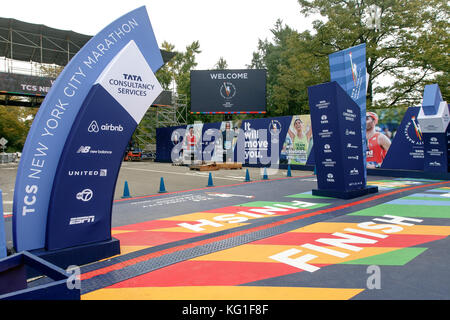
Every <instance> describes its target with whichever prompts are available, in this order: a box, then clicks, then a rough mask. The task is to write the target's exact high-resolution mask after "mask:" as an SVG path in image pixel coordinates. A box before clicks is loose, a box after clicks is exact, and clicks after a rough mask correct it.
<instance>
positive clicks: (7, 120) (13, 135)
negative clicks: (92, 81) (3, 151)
mask: <svg viewBox="0 0 450 320" xmlns="http://www.w3.org/2000/svg"><path fill="white" fill-rule="evenodd" d="M36 112H37V109H35V108H24V107H5V106H0V138H1V137H4V138H5V139H6V140H8V143H7V151H8V152H16V151H19V152H21V151H22V149H23V145H24V144H25V140H26V138H27V134H28V130H29V129H30V127H31V123H32V119H33V117H34V115H35V114H36Z"/></svg>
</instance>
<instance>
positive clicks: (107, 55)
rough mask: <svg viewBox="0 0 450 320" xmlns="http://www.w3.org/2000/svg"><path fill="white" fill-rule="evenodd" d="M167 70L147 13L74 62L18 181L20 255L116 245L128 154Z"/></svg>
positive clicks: (131, 17) (32, 137)
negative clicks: (116, 203)
mask: <svg viewBox="0 0 450 320" xmlns="http://www.w3.org/2000/svg"><path fill="white" fill-rule="evenodd" d="M162 65H163V60H162V57H161V53H160V50H159V48H158V45H157V42H156V39H155V36H154V34H153V30H152V26H151V23H150V20H149V18H148V14H147V11H146V9H145V7H141V8H138V9H136V10H134V11H132V12H130V13H128V14H126V15H124V16H123V17H121V18H119V19H117V20H116V21H114V22H113V23H111V24H110V25H109V26H107V27H106V28H105V29H103V30H102V31H101V32H100V33H99V34H97V35H96V36H95V37H93V38H92V39H91V40H90V41H89V42H88V43H87V44H86V45H85V46H84V47H83V48H82V49H81V50H80V51H79V52H78V53H77V55H76V56H75V57H74V58H73V59H72V60H71V61H70V63H69V64H68V65H67V66H66V67H65V69H64V70H63V72H62V73H61V74H60V76H59V77H58V78H57V79H56V81H55V83H54V84H53V86H52V88H51V90H50V92H49V94H48V95H47V96H46V98H45V100H44V102H43V104H42V106H41V108H40V109H39V112H38V114H37V115H36V118H35V120H34V122H33V125H32V127H31V130H30V132H29V134H28V137H27V141H26V143H25V147H24V149H23V155H22V159H21V161H20V164H19V170H18V174H17V178H16V186H15V192H14V205H13V240H14V247H15V249H16V250H17V251H22V250H33V249H40V248H45V249H47V250H55V249H62V248H67V247H72V246H77V245H82V244H87V243H93V242H97V241H104V240H109V239H110V238H111V231H110V230H111V210H112V201H113V195H114V189H115V185H116V180H117V175H118V172H119V168H120V164H121V161H122V156H123V153H124V150H125V148H126V146H127V144H128V141H129V140H130V138H131V136H132V134H133V132H134V130H135V129H136V127H137V125H138V123H139V122H140V120H141V119H142V117H143V116H144V114H145V112H146V111H147V109H148V107H149V106H150V105H151V104H152V102H153V101H154V100H155V99H156V98H157V97H158V95H159V94H160V93H161V91H162V88H161V86H160V84H159V83H158V81H157V80H156V77H155V75H154V73H155V72H156V71H157V70H158V69H159V68H160V67H161V66H162Z"/></svg>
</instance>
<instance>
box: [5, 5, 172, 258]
mask: <svg viewBox="0 0 450 320" xmlns="http://www.w3.org/2000/svg"><path fill="white" fill-rule="evenodd" d="M131 41H132V42H133V43H134V44H135V45H136V47H137V48H138V50H139V52H140V55H141V56H142V57H143V59H144V60H145V61H146V63H147V64H148V66H149V68H150V69H151V70H152V71H153V72H156V71H157V70H158V69H159V68H160V67H161V66H162V65H163V60H162V57H161V53H160V50H159V47H158V43H157V41H156V38H155V36H154V34H153V29H152V26H151V23H150V20H149V18H148V14H147V10H146V9H145V7H140V8H138V9H136V10H133V11H131V12H129V13H128V14H126V15H124V16H122V17H120V18H119V19H117V20H115V21H114V22H112V23H111V24H109V25H108V26H107V27H105V28H104V29H103V30H102V31H100V32H99V33H98V34H97V35H96V36H94V37H92V38H91V40H89V42H88V43H86V45H85V46H84V47H83V48H82V49H81V50H80V51H79V52H78V53H77V54H76V55H75V56H74V57H73V58H72V60H71V61H70V62H69V64H67V66H66V67H65V68H64V70H63V71H62V72H61V74H60V75H59V76H58V78H57V79H56V81H55V82H54V83H53V85H52V87H51V89H50V91H49V93H48V94H47V95H46V97H45V100H44V101H43V103H42V105H41V107H40V108H39V111H38V113H37V114H36V117H35V119H34V121H33V124H32V126H31V129H30V131H29V133H28V137H27V140H26V142H25V146H24V148H23V152H22V157H21V161H20V163H19V168H18V172H17V177H16V185H15V191H14V202H13V242H14V247H15V249H16V251H23V250H33V249H41V248H44V247H45V244H46V238H47V223H48V213H49V212H50V211H51V208H50V198H51V196H52V194H53V191H54V190H53V189H54V186H55V184H54V181H55V177H56V172H57V170H58V168H60V167H61V164H60V160H61V156H62V155H63V150H64V149H65V147H66V142H67V139H68V138H69V136H71V135H73V132H72V127H73V125H74V123H75V122H76V120H77V119H78V118H79V117H80V116H81V115H80V111H81V109H82V105H83V104H84V102H85V100H86V97H87V96H88V94H89V92H90V91H91V89H92V87H93V85H94V83H95V82H96V81H97V80H98V79H99V77H100V76H101V75H102V74H103V73H104V72H105V70H107V69H108V68H109V67H111V66H112V65H114V64H112V62H113V60H114V59H117V57H118V56H119V53H120V52H122V51H123V49H124V48H125V47H127V46H129V45H130V42H131ZM131 61H132V60H131ZM133 62H134V61H133ZM124 73H125V74H129V75H132V76H133V75H137V76H139V75H140V73H139V72H134V73H132V72H126V71H125V72H124ZM123 77H124V76H123V75H121V76H120V77H116V78H115V79H111V81H112V82H111V83H109V84H108V85H109V86H112V87H114V86H119V87H122V89H121V90H122V91H123V93H126V92H128V93H129V94H130V95H139V94H145V93H144V92H145V91H148V90H147V89H148V88H146V83H140V81H138V79H137V78H135V79H129V78H128V79H126V78H123ZM130 81H131V82H133V83H134V84H128V83H127V82H130ZM121 82H122V83H123V85H120V83H121ZM138 82H139V83H140V84H138ZM118 102H119V103H121V104H122V105H123V101H118ZM149 105H150V104H148V105H147V107H148V106H149ZM92 107H95V106H92ZM92 120H94V119H92ZM98 121H100V119H98ZM99 124H100V123H99ZM81 146H83V147H89V146H91V147H92V150H95V149H98V150H103V149H105V150H106V148H103V147H102V146H95V145H94V144H93V143H92V144H91V143H90V141H89V140H87V141H83V142H82V143H80V146H78V148H81ZM85 150H88V148H86V149H85ZM80 169H81V168H80ZM87 169H88V168H86V170H87ZM83 190H84V189H83ZM80 191H82V190H80ZM60 196H64V198H62V199H60V200H59V201H63V200H64V199H69V198H71V197H72V196H73V195H69V194H65V195H62V194H60ZM90 215H92V214H90ZM76 217H77V216H75V218H76ZM80 221H81V220H80ZM50 224H51V223H50ZM61 227H62V228H63V229H61V230H60V232H61V233H63V232H64V230H65V229H67V228H71V227H72V226H71V225H70V220H68V221H65V222H64V224H63V225H61Z"/></svg>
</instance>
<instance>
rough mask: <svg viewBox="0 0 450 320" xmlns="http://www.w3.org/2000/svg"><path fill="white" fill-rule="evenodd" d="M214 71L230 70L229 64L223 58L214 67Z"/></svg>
mask: <svg viewBox="0 0 450 320" xmlns="http://www.w3.org/2000/svg"><path fill="white" fill-rule="evenodd" d="M214 69H216V70H225V69H228V63H227V61H226V60H225V59H224V58H223V57H220V58H219V60H218V61H217V62H216V64H215V65H214Z"/></svg>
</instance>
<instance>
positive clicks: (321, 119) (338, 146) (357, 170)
mask: <svg viewBox="0 0 450 320" xmlns="http://www.w3.org/2000/svg"><path fill="white" fill-rule="evenodd" d="M308 97H309V108H310V112H311V123H312V129H313V135H314V159H315V164H316V169H317V186H318V188H319V189H321V190H336V191H339V192H345V191H351V190H357V189H362V188H365V187H366V178H365V161H364V157H363V152H364V151H363V148H362V132H361V126H360V112H359V110H360V109H359V107H358V105H357V104H356V103H355V102H354V101H353V100H352V99H351V98H350V97H349V96H348V94H347V93H346V92H345V91H344V90H343V89H342V88H341V86H340V85H339V84H338V83H337V82H335V81H333V82H329V83H324V84H320V85H316V86H313V87H309V88H308Z"/></svg>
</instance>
